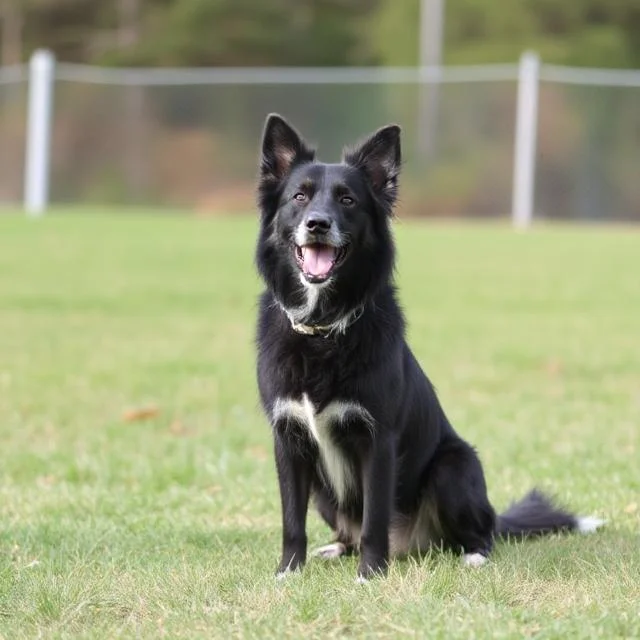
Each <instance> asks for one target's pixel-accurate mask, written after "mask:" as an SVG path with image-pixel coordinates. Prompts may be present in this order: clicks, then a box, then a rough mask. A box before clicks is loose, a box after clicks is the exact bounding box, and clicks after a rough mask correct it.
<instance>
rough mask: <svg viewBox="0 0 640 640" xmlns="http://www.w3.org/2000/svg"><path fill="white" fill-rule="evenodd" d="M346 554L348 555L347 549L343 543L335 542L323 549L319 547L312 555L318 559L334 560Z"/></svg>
mask: <svg viewBox="0 0 640 640" xmlns="http://www.w3.org/2000/svg"><path fill="white" fill-rule="evenodd" d="M345 553H347V547H346V546H345V545H344V544H343V543H342V542H333V543H331V544H326V545H324V546H323V547H318V548H317V549H315V550H314V551H313V553H312V554H311V555H313V556H314V557H316V558H323V559H325V560H333V559H334V558H339V557H340V556H343V555H344V554H345Z"/></svg>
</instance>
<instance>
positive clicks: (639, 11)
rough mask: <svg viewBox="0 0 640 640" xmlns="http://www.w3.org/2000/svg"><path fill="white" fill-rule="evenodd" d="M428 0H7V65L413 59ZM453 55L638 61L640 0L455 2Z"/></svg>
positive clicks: (631, 64) (3, 25)
mask: <svg viewBox="0 0 640 640" xmlns="http://www.w3.org/2000/svg"><path fill="white" fill-rule="evenodd" d="M419 10H420V0H111V1H105V0H0V56H1V59H0V62H1V63H2V64H5V65H6V64H15V63H18V62H22V61H24V60H25V59H27V58H28V56H29V54H30V53H31V52H32V51H33V50H34V49H35V48H38V47H48V48H50V49H52V50H53V51H54V52H55V53H56V55H57V57H58V58H59V59H61V60H64V61H68V62H82V63H91V64H106V65H149V66H184V65H189V66H248V65H250V66H267V65H286V66H307V65H313V66H323V65H329V66H334V65H415V64H416V63H417V60H418V27H417V25H418V20H419ZM445 16H446V21H445V34H444V61H445V63H451V64H475V63H487V62H510V61H513V60H514V59H516V58H517V57H518V56H519V54H520V52H521V51H522V50H523V49H525V48H533V49H535V50H537V51H538V52H539V53H540V54H541V55H542V57H543V59H544V60H546V61H548V62H555V63H560V64H571V65H583V66H585V65H586V66H601V67H623V68H624V67H627V68H635V67H640V37H638V34H639V33H640V2H637V1H636V0H453V1H452V0H450V1H449V2H448V3H446V6H445Z"/></svg>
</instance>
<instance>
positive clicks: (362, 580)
mask: <svg viewBox="0 0 640 640" xmlns="http://www.w3.org/2000/svg"><path fill="white" fill-rule="evenodd" d="M367 582H369V581H368V580H367V579H366V578H365V577H364V576H358V577H357V578H356V584H367Z"/></svg>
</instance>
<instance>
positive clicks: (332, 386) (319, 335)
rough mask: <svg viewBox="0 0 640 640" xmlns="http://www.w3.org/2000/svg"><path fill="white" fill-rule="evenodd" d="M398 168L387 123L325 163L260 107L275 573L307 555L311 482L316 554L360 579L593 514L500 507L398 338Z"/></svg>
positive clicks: (395, 130)
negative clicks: (424, 555)
mask: <svg viewBox="0 0 640 640" xmlns="http://www.w3.org/2000/svg"><path fill="white" fill-rule="evenodd" d="M399 169H400V128H399V127H397V126H395V125H391V126H388V127H385V128H383V129H380V130H379V131H377V132H376V133H374V134H373V135H372V136H371V137H369V138H368V139H367V140H365V141H364V142H362V143H361V144H360V145H359V146H357V147H355V148H354V149H352V150H348V151H346V152H345V153H344V156H343V159H342V162H341V163H340V164H322V163H319V162H316V161H315V160H314V151H313V150H312V149H310V148H309V147H308V146H307V145H306V144H305V143H304V142H303V140H302V139H301V138H300V136H299V135H298V134H297V132H296V131H295V130H294V129H293V128H292V127H291V126H289V125H288V124H287V123H286V122H285V121H284V120H283V119H282V118H280V117H279V116H277V115H271V116H269V118H268V119H267V122H266V127H265V131H264V136H263V141H262V159H261V166H260V180H259V205H260V211H261V225H260V235H259V240H258V246H257V256H256V259H257V265H258V269H259V271H260V274H261V275H262V277H263V279H264V281H265V283H266V286H267V289H266V291H265V292H264V294H263V295H262V298H261V302H260V316H259V322H258V382H259V387H260V395H261V399H262V404H263V406H264V409H265V411H266V413H267V415H268V417H269V420H270V422H271V425H272V428H273V437H274V440H275V458H276V465H277V471H278V480H279V483H280V495H281V499H282V526H283V541H282V559H281V561H280V565H279V568H278V572H279V574H284V573H285V572H287V571H291V570H294V569H297V568H298V567H300V566H301V565H302V564H303V563H304V562H305V559H306V555H307V537H306V525H305V523H306V514H307V507H308V502H309V497H310V496H311V495H313V497H314V499H315V502H316V505H317V507H318V510H319V512H320V514H321V515H322V517H323V518H324V520H325V521H326V522H327V523H328V524H329V526H330V527H331V528H332V529H333V530H334V531H335V534H336V541H335V542H334V543H332V544H329V545H327V546H326V547H322V548H321V549H320V550H319V552H318V553H319V555H322V556H324V557H337V556H340V555H343V554H347V553H351V552H353V551H356V550H358V551H359V552H360V565H359V569H358V576H359V579H366V578H367V577H370V576H372V575H373V574H375V573H378V572H380V573H382V572H384V571H385V570H386V567H387V562H388V558H389V556H390V555H398V554H406V553H411V552H416V551H421V550H426V549H427V548H428V547H429V545H431V544H436V545H441V546H442V547H444V548H449V549H452V550H454V551H456V552H462V553H463V554H464V558H465V561H466V563H467V564H471V565H479V564H482V563H483V562H484V561H485V560H486V558H487V556H488V555H489V553H490V551H491V548H492V544H493V540H494V537H495V536H496V535H498V536H504V535H518V536H524V535H535V534H542V533H548V532H553V531H561V530H572V529H578V530H583V531H584V530H592V529H594V528H596V527H597V526H598V524H599V521H596V520H595V519H590V518H576V517H575V516H573V515H571V514H570V513H567V512H565V511H563V510H562V509H560V508H558V507H556V506H554V505H553V504H552V502H551V501H550V500H549V499H548V498H547V497H545V496H544V495H542V494H541V493H539V492H537V491H532V492H531V493H530V494H529V495H527V496H526V497H525V498H524V499H523V500H522V501H520V502H519V503H517V504H515V505H513V506H512V507H511V508H510V509H509V510H508V511H507V512H506V513H504V514H503V515H500V516H496V514H495V512H494V510H493V508H492V506H491V504H490V502H489V500H488V498H487V490H486V486H485V480H484V475H483V471H482V467H481V465H480V461H479V459H478V457H477V455H476V453H475V451H474V449H473V448H472V447H471V446H470V445H469V444H467V443H466V442H465V441H464V440H462V439H461V438H460V437H459V436H458V435H457V434H456V432H455V431H454V430H453V428H452V426H451V424H450V423H449V421H448V420H447V417H446V416H445V414H444V411H443V410H442V407H441V406H440V403H439V402H438V399H437V397H436V394H435V392H434V389H433V387H432V385H431V383H430V382H429V380H428V379H427V377H426V376H425V374H424V373H423V372H422V369H421V368H420V366H419V364H418V363H417V361H416V360H415V358H414V356H413V355H412V353H411V351H410V350H409V347H408V346H407V343H406V342H405V339H404V329H405V326H404V319H403V315H402V312H401V310H400V308H399V306H398V303H397V300H396V295H395V290H394V285H393V266H394V244H393V238H392V235H391V231H390V219H391V216H392V210H393V205H394V202H395V200H396V192H397V181H398V173H399Z"/></svg>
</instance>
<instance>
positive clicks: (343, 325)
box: [287, 305, 364, 338]
mask: <svg viewBox="0 0 640 640" xmlns="http://www.w3.org/2000/svg"><path fill="white" fill-rule="evenodd" d="M363 313H364V305H362V306H360V307H358V308H357V309H355V310H354V311H352V312H351V313H349V314H347V315H346V316H345V317H344V318H342V319H341V320H338V321H337V322H334V323H333V324H324V325H323V324H303V323H302V322H296V321H295V320H294V319H293V318H292V317H291V315H290V314H289V313H287V317H288V318H289V322H290V323H291V328H292V329H293V330H294V331H295V332H296V333H301V334H302V335H305V336H323V337H325V338H326V337H328V336H329V335H331V334H332V333H333V332H334V331H337V332H338V333H345V332H346V330H347V329H348V328H349V327H350V326H351V325H352V324H354V323H355V322H356V321H357V320H359V319H360V316H362V314H363Z"/></svg>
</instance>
